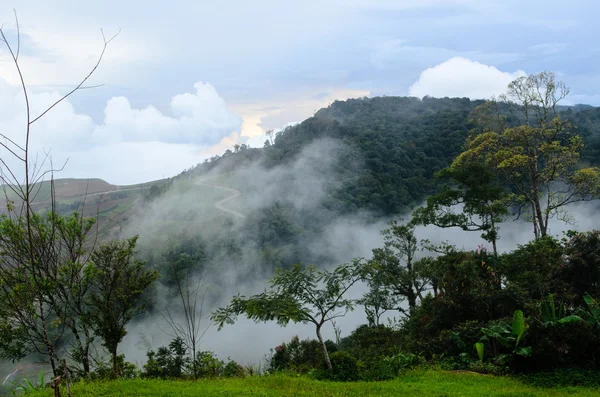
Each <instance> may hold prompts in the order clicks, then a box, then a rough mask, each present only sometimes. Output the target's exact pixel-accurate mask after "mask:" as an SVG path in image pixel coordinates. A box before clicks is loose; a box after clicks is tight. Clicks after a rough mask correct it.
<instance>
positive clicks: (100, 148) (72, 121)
mask: <svg viewBox="0 0 600 397" xmlns="http://www.w3.org/2000/svg"><path fill="white" fill-rule="evenodd" d="M194 87H195V93H193V94H192V93H185V94H179V95H175V96H174V97H173V98H172V99H171V103H170V113H171V115H169V114H165V113H164V112H161V111H159V110H158V109H157V108H156V107H155V106H147V107H145V108H142V109H136V108H133V107H132V106H131V104H130V103H129V100H128V99H127V98H125V97H115V98H112V99H110V100H109V101H108V102H107V103H106V107H105V109H104V116H105V117H104V120H103V122H102V123H99V124H97V123H95V122H94V121H93V120H92V118H91V117H89V116H88V115H86V114H81V113H78V112H77V111H76V110H75V108H74V107H73V105H72V103H71V102H70V100H69V99H70V98H69V99H67V100H64V101H62V102H60V104H58V105H57V106H56V107H54V108H53V109H52V110H51V111H50V112H48V113H47V114H46V115H45V116H44V117H42V118H41V119H40V120H39V121H37V122H36V123H35V124H33V125H32V129H31V144H30V147H31V153H32V156H31V158H32V159H33V158H35V156H38V165H41V161H42V160H41V159H43V158H45V156H46V155H45V154H46V153H51V156H52V160H53V162H54V165H55V166H57V165H61V164H63V163H64V162H65V161H67V159H68V160H69V162H68V166H67V167H66V168H65V170H64V171H63V172H61V173H60V174H57V177H63V178H64V177H79V178H88V177H99V178H103V179H106V180H107V181H109V182H111V183H117V184H132V183H138V182H143V181H149V180H154V179H159V178H162V177H169V176H173V175H175V174H178V173H179V172H181V171H183V170H184V169H186V168H189V167H191V166H193V165H195V164H197V163H199V162H201V161H202V160H203V159H204V158H205V157H206V155H204V156H203V153H205V152H206V150H207V149H209V148H210V147H213V146H215V145H218V144H219V143H220V142H224V141H227V139H231V138H230V137H233V138H234V139H237V137H238V136H239V134H238V133H237V132H236V131H239V130H240V126H241V118H240V116H238V115H237V114H236V113H234V112H233V111H231V110H229V108H228V107H227V104H226V103H225V100H224V99H223V98H221V96H219V94H218V93H217V91H216V90H215V88H214V87H213V86H212V85H210V84H209V83H196V84H194ZM60 98H61V95H60V94H59V93H57V92H42V93H30V95H29V100H30V103H31V106H32V111H31V114H32V115H33V116H34V117H35V116H37V115H39V114H41V113H42V112H43V111H44V110H45V109H46V108H47V107H48V106H50V105H51V104H52V103H54V102H56V101H57V100H58V99H60ZM26 125H27V119H26V112H25V102H24V100H23V94H22V92H21V90H19V89H18V88H17V87H14V86H11V85H10V84H8V83H7V82H6V81H4V80H2V79H1V78H0V131H2V133H3V134H4V135H6V136H7V137H8V138H10V139H12V140H13V141H15V142H16V143H17V144H19V145H21V146H24V145H23V143H24V139H25V127H26ZM13 149H14V148H13ZM0 156H1V157H2V159H3V160H4V161H6V162H7V163H8V165H9V166H10V167H11V168H13V172H15V173H16V174H17V175H18V176H19V178H22V177H23V176H24V170H23V169H22V168H23V167H22V166H21V164H20V163H19V162H18V161H16V160H15V158H14V157H13V156H11V155H10V153H8V151H6V150H5V149H3V150H0ZM48 165H49V164H48V163H46V164H45V166H46V167H47V166H48Z"/></svg>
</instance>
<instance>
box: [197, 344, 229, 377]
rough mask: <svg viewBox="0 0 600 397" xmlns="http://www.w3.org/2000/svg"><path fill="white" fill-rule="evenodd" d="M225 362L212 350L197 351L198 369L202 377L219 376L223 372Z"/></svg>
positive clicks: (198, 374)
mask: <svg viewBox="0 0 600 397" xmlns="http://www.w3.org/2000/svg"><path fill="white" fill-rule="evenodd" d="M224 366H225V363H224V362H223V361H221V360H219V359H218V358H217V356H216V355H215V353H213V352H211V351H200V352H198V353H196V371H197V376H198V377H200V378H217V377H219V376H221V375H222V374H223V367H224Z"/></svg>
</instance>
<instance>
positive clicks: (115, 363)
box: [112, 346, 119, 379]
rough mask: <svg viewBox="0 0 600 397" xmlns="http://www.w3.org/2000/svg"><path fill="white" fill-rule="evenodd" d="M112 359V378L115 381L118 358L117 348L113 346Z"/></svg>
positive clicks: (117, 370)
mask: <svg viewBox="0 0 600 397" xmlns="http://www.w3.org/2000/svg"><path fill="white" fill-rule="evenodd" d="M112 359H113V376H114V377H115V379H116V378H118V377H119V357H118V355H117V346H115V347H114V348H113V350H112Z"/></svg>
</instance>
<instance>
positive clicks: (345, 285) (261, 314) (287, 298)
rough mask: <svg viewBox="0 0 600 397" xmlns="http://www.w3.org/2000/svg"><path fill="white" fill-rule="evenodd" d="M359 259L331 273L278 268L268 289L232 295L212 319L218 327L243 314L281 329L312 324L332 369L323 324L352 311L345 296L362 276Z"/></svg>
mask: <svg viewBox="0 0 600 397" xmlns="http://www.w3.org/2000/svg"><path fill="white" fill-rule="evenodd" d="M363 273H364V264H363V263H362V261H360V260H355V261H353V262H352V263H348V264H344V265H340V266H338V267H336V268H335V269H334V270H333V271H329V270H322V271H321V270H317V269H316V268H315V267H314V266H310V267H307V268H303V267H301V266H300V265H294V266H293V267H292V268H291V269H289V270H283V269H278V270H277V271H276V272H275V275H274V276H273V277H272V278H271V287H270V289H269V290H268V291H265V292H263V293H261V294H258V295H253V296H251V297H249V298H247V297H245V296H240V295H238V296H235V297H234V298H233V299H232V301H231V303H230V304H229V305H228V306H227V307H225V308H220V309H218V310H217V311H215V312H213V313H212V315H211V319H212V320H213V321H214V322H215V323H217V324H218V325H219V329H221V328H222V327H223V325H224V324H225V323H227V324H233V323H234V322H235V319H236V318H237V316H239V315H241V314H245V315H246V316H247V317H248V318H250V319H252V320H254V321H256V322H261V321H262V322H266V321H277V323H278V324H279V325H281V326H285V325H287V324H288V323H289V322H290V321H291V322H294V323H299V322H300V323H312V324H314V325H315V331H316V334H317V339H318V340H319V343H320V346H321V351H322V353H323V358H324V360H325V364H326V365H327V368H328V369H330V370H331V369H332V366H331V361H330V360H329V353H328V352H327V346H326V345H325V341H324V340H323V336H322V334H321V329H322V328H323V325H324V324H325V323H327V322H329V321H332V320H335V319H336V318H338V317H342V316H344V315H346V313H347V312H348V311H350V310H353V309H354V306H355V304H356V300H355V299H350V298H348V297H347V296H346V293H347V292H348V290H349V289H350V288H351V287H352V286H353V285H354V284H356V283H357V282H358V281H359V280H361V279H362V278H363V277H364V274H363Z"/></svg>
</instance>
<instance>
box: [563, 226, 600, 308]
mask: <svg viewBox="0 0 600 397" xmlns="http://www.w3.org/2000/svg"><path fill="white" fill-rule="evenodd" d="M568 237H569V238H568V239H567V240H564V241H563V244H564V255H565V259H564V262H563V263H562V266H561V267H559V268H558V269H557V270H556V271H555V274H554V277H555V278H556V279H558V280H561V286H562V288H561V289H562V290H565V294H566V295H567V297H566V299H567V300H568V302H569V303H575V304H581V303H582V302H581V297H582V296H584V295H585V294H586V293H588V294H590V295H592V296H600V231H598V230H592V231H588V232H582V233H570V234H569V235H568Z"/></svg>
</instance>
